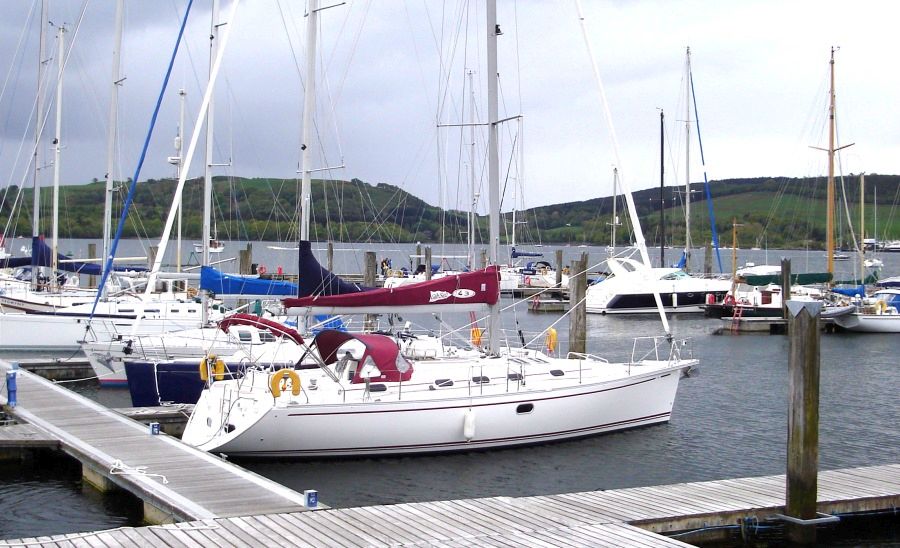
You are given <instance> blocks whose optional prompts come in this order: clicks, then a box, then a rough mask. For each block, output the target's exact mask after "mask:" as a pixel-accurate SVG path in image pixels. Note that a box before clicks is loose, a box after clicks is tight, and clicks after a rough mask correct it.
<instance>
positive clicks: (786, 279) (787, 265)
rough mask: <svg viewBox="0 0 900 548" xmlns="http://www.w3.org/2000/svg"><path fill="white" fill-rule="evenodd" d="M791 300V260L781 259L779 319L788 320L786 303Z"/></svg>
mask: <svg viewBox="0 0 900 548" xmlns="http://www.w3.org/2000/svg"><path fill="white" fill-rule="evenodd" d="M790 298H791V260H790V259H785V258H784V257H782V259H781V317H782V318H784V319H787V318H788V309H787V302H788V301H789V300H790Z"/></svg>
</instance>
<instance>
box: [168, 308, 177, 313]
mask: <svg viewBox="0 0 900 548" xmlns="http://www.w3.org/2000/svg"><path fill="white" fill-rule="evenodd" d="M169 314H178V309H177V308H173V309H172V310H169Z"/></svg>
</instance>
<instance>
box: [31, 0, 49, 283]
mask: <svg viewBox="0 0 900 548" xmlns="http://www.w3.org/2000/svg"><path fill="white" fill-rule="evenodd" d="M40 28H41V32H40V47H39V48H38V81H37V108H36V110H37V122H36V124H35V126H34V210H33V211H34V212H33V214H32V219H31V235H32V237H34V238H38V237H39V236H40V235H41V181H40V170H41V160H42V158H41V134H42V133H43V131H44V124H45V120H46V119H45V118H44V116H45V113H44V94H45V93H46V90H45V87H46V82H45V78H44V65H45V64H46V63H47V0H41V21H40ZM33 253H34V252H33V250H32V269H31V286H32V288H34V289H37V283H38V268H37V266H36V265H35V263H34V254H33Z"/></svg>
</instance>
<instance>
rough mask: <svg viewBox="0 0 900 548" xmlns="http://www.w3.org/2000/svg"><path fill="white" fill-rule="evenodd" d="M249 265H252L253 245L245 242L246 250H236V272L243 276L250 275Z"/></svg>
mask: <svg viewBox="0 0 900 548" xmlns="http://www.w3.org/2000/svg"><path fill="white" fill-rule="evenodd" d="M251 264H253V244H252V243H250V242H247V249H239V250H238V271H239V272H240V273H241V274H243V275H245V276H246V275H247V274H252V272H251V269H250V265H251Z"/></svg>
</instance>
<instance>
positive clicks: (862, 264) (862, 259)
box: [859, 173, 866, 284]
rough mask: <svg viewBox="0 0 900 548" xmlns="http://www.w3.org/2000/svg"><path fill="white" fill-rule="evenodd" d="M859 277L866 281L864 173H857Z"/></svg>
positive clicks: (863, 281)
mask: <svg viewBox="0 0 900 548" xmlns="http://www.w3.org/2000/svg"><path fill="white" fill-rule="evenodd" d="M859 279H860V280H861V282H860V283H863V284H865V283H866V174H865V173H860V174H859Z"/></svg>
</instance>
